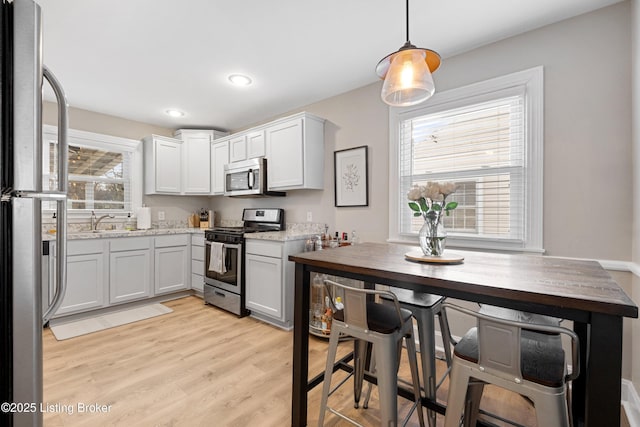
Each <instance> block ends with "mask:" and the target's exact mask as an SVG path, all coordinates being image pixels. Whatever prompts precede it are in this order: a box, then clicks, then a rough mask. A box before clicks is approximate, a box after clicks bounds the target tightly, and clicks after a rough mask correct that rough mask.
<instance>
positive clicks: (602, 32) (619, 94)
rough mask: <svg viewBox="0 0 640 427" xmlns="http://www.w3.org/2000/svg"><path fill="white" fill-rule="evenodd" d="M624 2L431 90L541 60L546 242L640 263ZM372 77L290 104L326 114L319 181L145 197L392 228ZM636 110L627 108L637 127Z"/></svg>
mask: <svg viewBox="0 0 640 427" xmlns="http://www.w3.org/2000/svg"><path fill="white" fill-rule="evenodd" d="M632 1H633V6H634V8H633V9H632V7H631V6H632V3H631V2H629V1H627V2H622V3H618V4H616V5H613V6H610V7H607V8H604V9H601V10H598V11H595V12H592V13H588V14H585V15H582V16H578V17H576V18H572V19H569V20H567V21H563V22H560V23H557V24H553V25H550V26H547V27H544V28H541V29H538V30H534V31H531V32H528V33H525V34H522V35H519V36H516V37H512V38H509V39H506V40H503V41H499V42H496V43H493V44H491V45H488V46H485V47H481V48H478V49H475V50H472V51H469V52H466V53H462V54H459V55H457V56H454V57H451V58H444V60H443V65H442V67H441V68H440V69H439V70H438V72H437V73H436V74H435V76H434V78H435V82H436V87H437V90H439V91H443V90H447V89H451V88H456V87H460V86H463V85H466V84H470V83H473V82H476V81H480V80H484V79H488V78H492V77H495V76H500V75H504V74H508V73H512V72H515V71H519V70H522V69H526V68H530V67H534V66H538V65H542V66H544V73H545V75H544V77H545V111H544V112H545V132H544V136H545V147H544V150H545V154H544V174H545V175H544V218H543V219H544V230H545V232H544V247H545V249H546V251H547V254H549V255H555V256H568V257H584V258H594V259H601V260H619V261H631V260H634V261H635V262H636V263H638V262H640V230H638V229H639V228H640V227H639V224H638V223H637V222H634V218H638V217H639V214H640V177H639V176H638V175H639V174H638V173H636V174H635V175H634V169H633V166H634V163H635V165H636V167H635V169H636V172H637V170H638V169H639V168H640V166H638V165H640V136H638V135H639V134H640V132H638V129H637V128H634V130H635V133H634V136H633V139H632V109H631V101H632V93H633V99H634V101H635V102H636V103H637V102H638V100H639V99H640V89H639V86H640V84H639V82H638V77H636V78H635V79H634V80H633V88H634V91H633V92H632V73H631V69H632V68H631V66H632V58H633V59H634V64H635V62H637V61H638V57H639V56H640V55H638V52H639V49H640V48H639V47H638V44H639V43H638V41H639V39H638V37H639V36H638V33H637V31H635V30H636V29H637V27H638V21H639V19H638V16H639V15H640V13H639V12H638V10H637V9H638V8H637V2H638V0H632ZM631 12H633V14H632V13H631ZM632 16H633V17H634V19H633V29H634V32H633V38H632V36H631V34H632ZM632 40H633V42H634V43H633V46H632ZM632 48H633V52H634V54H633V55H632V54H631V52H632ZM372 61H373V62H372V64H374V63H375V61H376V59H375V58H372ZM636 71H637V69H636ZM637 74H638V73H637V72H636V73H634V76H635V75H637ZM380 88H381V83H380V82H377V83H374V84H371V85H368V86H365V87H362V88H358V89H355V90H353V91H351V92H347V93H344V94H342V95H339V96H336V97H333V98H329V99H326V100H323V101H320V102H318V103H315V104H312V105H308V106H305V107H302V108H300V109H298V110H295V111H291V112H290V113H293V112H297V111H303V110H305V111H308V112H310V113H313V114H316V115H319V116H321V117H324V118H325V119H327V125H326V128H325V129H326V138H325V145H326V147H325V156H324V163H325V189H324V190H322V191H297V192H290V193H289V195H288V196H287V197H286V198H278V199H273V198H272V199H229V198H225V197H221V196H217V197H212V198H206V197H187V198H184V197H180V198H173V197H157V196H154V197H145V202H146V203H147V204H148V205H150V206H152V210H153V212H154V218H155V212H157V211H158V210H161V209H162V210H165V211H167V219H183V218H184V217H186V215H187V214H188V213H189V212H190V211H191V210H194V209H197V208H199V207H210V208H213V209H214V210H215V211H216V212H217V213H218V214H219V216H221V217H222V218H223V219H239V218H240V216H241V213H242V208H244V207H250V206H259V207H267V206H274V207H283V208H285V209H286V211H287V216H288V221H289V222H304V221H306V214H307V212H312V215H313V222H321V223H327V224H328V225H329V227H330V229H331V230H332V231H336V230H337V231H347V232H350V231H351V230H354V229H355V230H357V232H358V234H359V235H360V236H361V237H362V238H363V240H368V241H384V240H385V239H386V238H387V233H388V204H389V189H388V160H387V158H388V150H389V147H388V139H389V138H388V134H389V129H388V109H387V107H386V106H385V105H384V104H383V103H382V102H381V101H380V97H379V91H380ZM50 109H51V108H50V107H49V108H47V109H46V111H45V120H46V121H47V123H50V124H55V118H53V115H52V114H51V113H50V111H49V110H50ZM638 111H639V110H638V109H637V108H636V109H635V110H634V111H633V117H634V118H635V120H634V122H635V124H636V126H638V123H640V113H639V112H638ZM47 113H48V114H47ZM283 115H285V114H283ZM273 118H275V117H273ZM212 126H214V127H215V123H212ZM71 127H72V128H75V129H82V130H88V131H94V132H102V133H106V134H111V135H116V136H123V137H129V138H134V139H138V138H141V137H142V136H144V135H147V134H150V133H158V134H164V135H170V134H171V132H170V131H169V130H168V129H162V128H156V127H152V126H148V125H144V124H141V123H136V122H129V121H126V120H122V119H118V118H114V117H108V116H103V115H97V114H95V113H90V112H84V111H82V110H72V112H71ZM632 141H633V144H632ZM360 145H368V146H369V171H370V173H369V191H370V196H369V198H370V202H369V206H368V207H360V208H335V207H334V190H333V152H334V151H335V150H340V149H344V148H349V147H356V146H360ZM634 159H635V162H634ZM634 182H635V183H636V184H637V185H635V186H634V185H633V184H634ZM634 196H635V197H634ZM634 202H635V215H633V213H634ZM207 204H208V206H206V205H207ZM632 247H633V248H635V250H634V251H633V253H634V255H633V256H632ZM612 275H613V276H614V278H615V279H616V280H617V281H618V282H619V283H620V284H621V285H622V286H623V288H624V289H625V290H626V292H627V293H628V294H629V295H630V296H632V298H634V300H635V301H636V303H638V301H640V295H639V294H640V291H637V289H639V286H640V280H638V278H637V277H635V276H633V277H632V275H631V274H630V273H625V272H613V273H612ZM624 337H625V338H624V339H625V342H624V362H623V377H625V378H632V377H633V379H634V380H635V383H636V389H640V387H639V386H640V357H637V355H639V354H640V327H639V326H638V321H637V320H636V321H629V320H626V321H625V331H624ZM632 354H636V357H633V358H632ZM634 359H636V360H635V361H633V362H632V360H634Z"/></svg>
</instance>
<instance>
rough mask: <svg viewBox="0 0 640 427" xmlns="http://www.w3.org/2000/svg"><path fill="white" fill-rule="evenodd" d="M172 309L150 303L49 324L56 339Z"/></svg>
mask: <svg viewBox="0 0 640 427" xmlns="http://www.w3.org/2000/svg"><path fill="white" fill-rule="evenodd" d="M172 311H173V310H172V309H170V308H169V307H166V306H164V305H162V304H151V305H145V306H142V307H136V308H131V309H128V310H122V311H116V312H113V313H108V314H103V315H101V316H96V317H91V318H89V319H82V320H76V321H72V322H69V323H61V324H58V325H54V326H51V332H53V335H54V336H55V337H56V339H57V340H58V341H62V340H66V339H69V338H73V337H77V336H80V335H86V334H90V333H92V332H97V331H102V330H103V329H109V328H114V327H116V326H121V325H125V324H127V323H133V322H137V321H138V320H144V319H149V318H152V317H156V316H161V315H163V314H167V313H171V312H172Z"/></svg>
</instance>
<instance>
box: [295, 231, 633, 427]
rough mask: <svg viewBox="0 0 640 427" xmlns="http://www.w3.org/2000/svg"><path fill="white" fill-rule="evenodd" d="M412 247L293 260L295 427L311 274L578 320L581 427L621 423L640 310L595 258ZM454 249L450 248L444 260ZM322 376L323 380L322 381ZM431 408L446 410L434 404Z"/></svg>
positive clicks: (300, 412) (302, 410) (577, 413)
mask: <svg viewBox="0 0 640 427" xmlns="http://www.w3.org/2000/svg"><path fill="white" fill-rule="evenodd" d="M411 250H415V248H412V247H410V246H404V245H395V244H387V243H363V244H360V245H355V246H345V247H341V248H336V249H329V250H322V251H316V252H305V253H301V254H297V255H291V256H290V257H289V260H290V261H293V262H294V263H295V313H294V337H293V394H292V406H291V416H292V418H291V425H292V426H296V427H297V426H305V425H306V424H307V392H308V391H309V390H310V389H311V388H313V387H315V386H316V385H317V384H318V382H319V381H318V377H316V380H315V381H311V382H309V372H308V351H309V293H310V290H309V289H310V273H311V272H318V273H326V274H330V275H335V276H341V277H346V278H350V279H356V280H362V281H364V282H365V285H366V286H368V287H371V286H373V285H374V284H383V285H389V286H395V287H399V288H405V289H411V290H416V291H421V292H429V293H434V294H438V295H443V296H447V297H452V298H458V299H462V300H467V301H475V302H478V303H485V304H492V305H497V306H501V307H507V308H512V309H515V310H523V311H528V312H533V313H539V314H545V315H549V316H554V317H559V318H563V319H569V320H572V321H573V322H574V323H573V325H574V331H575V332H576V333H577V334H578V336H579V338H580V366H581V370H580V376H579V377H578V378H577V379H576V380H575V381H573V386H572V402H571V406H572V407H571V411H572V414H573V419H574V425H576V426H583V425H584V426H607V427H610V426H618V425H620V383H621V372H622V318H623V317H632V318H637V317H638V307H637V306H636V305H635V304H634V303H633V301H632V300H631V299H630V298H629V297H628V296H627V295H626V294H625V293H624V291H623V290H622V289H621V288H620V286H619V285H618V284H617V283H616V282H615V281H614V280H613V279H612V278H611V276H610V275H609V273H607V272H606V271H605V270H604V269H603V268H602V267H601V266H600V264H598V263H597V262H595V261H581V260H571V259H563V258H552V257H544V256H537V255H536V256H530V255H504V254H494V253H483V252H458V251H455V252H456V253H458V254H462V255H463V256H464V261H463V262H462V263H458V264H432V263H421V262H415V261H411V260H407V259H406V258H405V254H406V253H407V252H409V251H411ZM447 252H449V251H445V255H446V254H447ZM319 377H320V378H321V376H319ZM424 400H425V402H424V403H425V405H427V406H429V407H431V408H434V409H436V410H438V411H439V412H441V413H444V408H443V407H441V406H440V405H438V404H437V403H436V402H433V401H427V400H426V399H424Z"/></svg>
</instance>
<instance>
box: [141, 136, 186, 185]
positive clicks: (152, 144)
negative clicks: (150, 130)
mask: <svg viewBox="0 0 640 427" xmlns="http://www.w3.org/2000/svg"><path fill="white" fill-rule="evenodd" d="M142 141H143V144H144V192H145V194H180V192H181V191H182V141H181V140H179V139H175V138H167V137H166V136H158V135H151V136H147V137H145V138H144V139H143V140H142Z"/></svg>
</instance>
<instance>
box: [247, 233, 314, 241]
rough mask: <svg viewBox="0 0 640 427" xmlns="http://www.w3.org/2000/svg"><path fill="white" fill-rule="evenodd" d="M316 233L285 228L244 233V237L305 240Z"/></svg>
mask: <svg viewBox="0 0 640 427" xmlns="http://www.w3.org/2000/svg"><path fill="white" fill-rule="evenodd" d="M317 235H318V234H317V233H315V234H314V233H309V232H308V231H298V230H286V231H263V232H260V233H246V234H245V235H244V238H245V239H254V240H273V241H277V242H286V241H289V240H306V239H309V238H311V237H316V236H317Z"/></svg>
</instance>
